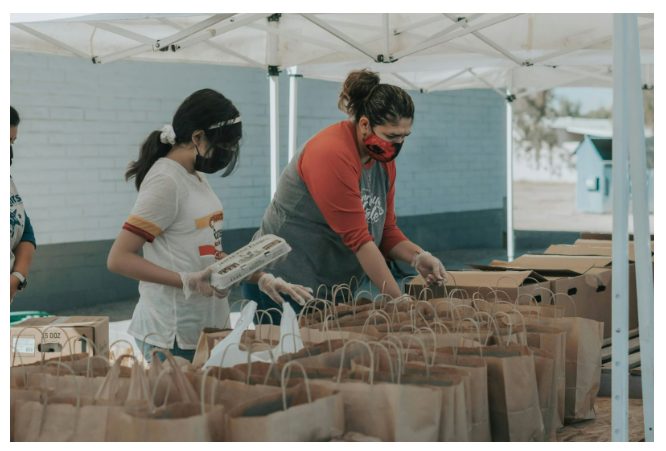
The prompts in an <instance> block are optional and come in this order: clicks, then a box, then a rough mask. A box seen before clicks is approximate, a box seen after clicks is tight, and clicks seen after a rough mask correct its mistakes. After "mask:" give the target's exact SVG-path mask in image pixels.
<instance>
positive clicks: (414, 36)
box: [11, 13, 654, 440]
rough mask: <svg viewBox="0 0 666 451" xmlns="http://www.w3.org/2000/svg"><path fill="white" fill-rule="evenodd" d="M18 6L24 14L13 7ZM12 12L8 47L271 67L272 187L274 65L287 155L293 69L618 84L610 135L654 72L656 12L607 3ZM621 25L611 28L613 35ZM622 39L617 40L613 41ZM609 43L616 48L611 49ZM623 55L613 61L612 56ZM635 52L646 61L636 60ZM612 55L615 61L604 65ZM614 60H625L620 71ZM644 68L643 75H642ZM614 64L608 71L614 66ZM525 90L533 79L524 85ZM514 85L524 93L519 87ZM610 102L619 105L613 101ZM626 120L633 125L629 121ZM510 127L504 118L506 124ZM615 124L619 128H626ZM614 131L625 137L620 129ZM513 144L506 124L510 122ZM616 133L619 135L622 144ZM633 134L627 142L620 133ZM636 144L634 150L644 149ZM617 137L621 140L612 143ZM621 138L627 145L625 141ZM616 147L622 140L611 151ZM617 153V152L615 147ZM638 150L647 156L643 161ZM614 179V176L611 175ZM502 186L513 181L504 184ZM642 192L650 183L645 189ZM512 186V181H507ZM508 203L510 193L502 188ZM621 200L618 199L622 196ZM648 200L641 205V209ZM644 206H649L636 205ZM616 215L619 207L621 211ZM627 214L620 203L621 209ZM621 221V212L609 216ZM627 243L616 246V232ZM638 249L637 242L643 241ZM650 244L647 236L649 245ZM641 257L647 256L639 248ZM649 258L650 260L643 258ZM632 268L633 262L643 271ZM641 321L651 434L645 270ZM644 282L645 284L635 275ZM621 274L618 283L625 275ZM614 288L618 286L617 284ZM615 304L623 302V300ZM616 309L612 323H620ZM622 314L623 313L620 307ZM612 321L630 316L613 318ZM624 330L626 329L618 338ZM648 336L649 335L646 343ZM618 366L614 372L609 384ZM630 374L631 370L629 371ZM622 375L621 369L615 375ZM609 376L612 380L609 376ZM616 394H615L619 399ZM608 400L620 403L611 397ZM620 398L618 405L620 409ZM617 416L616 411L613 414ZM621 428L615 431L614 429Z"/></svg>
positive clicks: (411, 83) (406, 77) (619, 257)
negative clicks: (442, 10) (517, 8)
mask: <svg viewBox="0 0 666 451" xmlns="http://www.w3.org/2000/svg"><path fill="white" fill-rule="evenodd" d="M19 16H20V17H19ZM27 16H29V15H26V14H21V15H16V16H12V18H11V21H12V29H11V49H12V50H19V51H31V52H41V53H49V54H59V55H69V56H72V55H73V56H78V57H80V58H83V59H87V60H89V61H91V63H92V64H107V63H111V62H113V61H116V60H120V59H133V60H143V61H159V62H187V63H206V64H224V65H236V66H254V67H262V68H265V69H267V72H268V75H269V77H268V78H269V83H270V87H271V89H270V96H271V97H270V100H271V105H270V123H271V136H270V147H271V194H272V193H274V192H275V189H276V187H277V179H278V177H279V161H278V156H279V149H278V143H279V139H278V138H279V137H278V129H279V127H278V83H277V79H278V77H279V73H280V71H281V70H285V69H287V68H293V67H294V66H296V67H297V69H290V72H291V73H292V74H293V75H295V76H294V77H292V80H291V83H290V86H291V95H290V105H291V106H292V108H290V122H291V124H290V139H289V142H290V156H291V155H292V154H293V150H294V147H295V143H296V134H295V131H296V127H295V124H296V122H295V121H296V118H297V117H298V115H297V110H296V105H297V102H296V98H297V97H296V95H297V91H296V84H297V83H296V80H297V78H298V77H297V76H296V75H304V76H310V77H314V78H321V79H329V80H342V79H343V77H344V75H345V74H346V73H347V72H348V71H349V70H351V69H352V68H358V67H370V68H371V69H373V70H377V71H379V72H381V73H385V74H386V73H390V74H392V77H393V80H392V83H395V84H397V85H400V86H403V87H404V88H407V89H421V90H423V91H426V92H427V91H431V90H439V89H463V88H491V89H494V90H495V91H496V92H498V93H499V94H501V95H502V96H504V97H505V98H507V99H508V100H509V102H507V109H508V110H509V111H508V112H507V113H508V117H510V108H511V104H510V100H511V99H512V97H511V95H510V94H509V95H507V93H506V92H505V91H502V89H506V90H509V91H510V92H514V93H516V92H518V90H520V89H526V90H542V89H548V88H551V87H556V86H611V85H612V86H614V89H615V95H616V97H615V98H616V99H618V98H619V97H618V96H619V95H620V92H622V93H624V94H626V92H627V91H629V92H631V93H632V94H631V95H629V96H626V95H625V97H626V98H625V100H626V102H627V103H626V104H623V105H625V106H626V108H627V109H628V110H629V111H631V112H633V113H632V114H626V113H627V112H626V111H625V110H624V109H623V110H616V112H615V115H614V118H615V121H616V124H617V125H616V129H617V130H616V133H615V140H616V141H617V144H616V145H618V146H620V143H624V144H627V143H628V142H629V141H627V140H628V139H631V142H632V143H634V144H635V143H637V142H638V141H637V140H638V138H639V136H638V134H640V133H642V126H641V127H640V133H639V131H637V126H635V124H633V122H632V121H635V120H637V118H638V113H639V112H640V113H641V119H642V107H641V97H640V96H639V95H638V96H637V95H635V93H634V91H633V89H634V88H636V89H640V85H644V86H648V87H651V86H652V84H653V81H652V80H653V76H652V73H653V66H652V64H653V47H654V33H653V31H654V28H653V27H654V15H653V14H639V15H617V16H616V17H615V19H613V16H612V15H611V14H459V13H453V14H380V13H375V14H316V15H315V14H275V13H251V14H233V13H225V14H212V15H211V14H206V15H200V14H152V13H151V14H90V15H81V14H59V15H58V17H57V18H54V19H53V20H49V19H51V18H50V17H44V16H45V15H44V14H36V15H34V16H32V17H27ZM614 36H616V38H617V37H621V42H619V41H618V39H615V40H613V37H614ZM620 43H621V44H622V45H624V46H625V47H626V46H629V45H631V49H630V50H629V48H628V47H626V48H625V47H622V49H624V50H622V51H621V50H618V45H620ZM613 50H615V52H613ZM620 61H621V62H622V63H621V64H622V65H620V66H618V64H619V62H620ZM641 64H642V65H643V70H642V71H641V70H640V69H641ZM612 67H616V70H615V71H612V70H611V68H612ZM619 68H621V69H622V71H621V72H620V74H621V75H618V70H619ZM641 72H642V78H641ZM613 74H615V76H613ZM525 92H528V91H525ZM517 95H524V93H518V94H517ZM615 108H618V103H617V102H616V104H615ZM630 124H631V126H630ZM507 125H508V126H509V127H510V121H508V124H507ZM622 131H625V132H626V133H624V134H622ZM618 135H619V136H620V137H621V139H624V140H625V141H622V142H620V141H618ZM507 136H508V137H509V138H508V140H507V141H508V142H507V149H508V156H509V157H510V156H511V154H510V150H511V142H510V141H511V139H510V137H511V133H510V132H508V133H507ZM624 144H622V145H624ZM627 145H628V144H627ZM637 148H638V146H637V145H633V146H632V147H631V149H632V162H634V161H635V163H639V161H637V160H635V159H636V158H640V156H637V155H634V154H635V153H639V151H638V150H636V149H637ZM618 149H619V148H618ZM625 149H626V147H625ZM616 155H617V156H618V158H621V157H622V152H621V151H619V152H617V153H616ZM615 158H616V156H614V159H615ZM644 158H645V156H644V152H643V166H642V167H645V164H644ZM614 170H617V171H619V172H618V173H617V174H614V178H615V180H621V179H623V177H624V178H626V176H627V167H626V165H624V164H621V165H620V164H616V165H614ZM507 171H508V174H507V177H508V179H509V181H510V180H511V178H510V177H511V159H510V158H508V159H507ZM632 171H634V173H632V180H633V185H634V190H635V191H634V192H635V194H634V209H635V211H634V218H636V219H635V221H636V222H637V224H636V241H637V243H641V246H642V244H644V243H643V242H645V244H646V245H647V244H649V243H648V240H649V230H648V231H647V236H646V232H645V230H643V229H644V228H645V227H644V224H642V223H640V224H639V222H640V221H643V220H645V224H647V201H645V203H644V205H643V202H642V197H641V196H642V195H641V194H640V192H641V189H636V185H641V180H643V181H644V180H645V174H644V172H645V171H642V172H641V166H639V165H638V164H634V165H632ZM615 186H616V188H617V187H618V186H621V185H615ZM508 188H509V187H508ZM614 191H615V194H616V196H618V197H617V198H616V200H617V202H619V203H618V204H616V208H615V210H614V211H615V212H616V213H619V212H625V213H626V211H627V207H626V206H627V205H628V199H620V198H619V196H620V194H618V192H619V191H620V190H619V189H616V190H614ZM646 195H647V194H646ZM508 196H509V197H510V196H511V190H510V189H509V190H508ZM507 201H508V205H511V203H510V202H511V199H510V198H509V199H507ZM620 204H622V205H624V209H622V206H621V205H620ZM643 208H644V210H643ZM508 210H509V218H508V219H509V224H508V226H509V227H508V231H509V233H508V236H509V237H510V238H509V240H510V246H509V253H511V249H512V241H513V239H512V233H511V232H512V219H511V216H510V215H511V213H510V211H511V209H510V208H509V209H508ZM643 216H644V217H643ZM616 218H619V219H618V221H619V222H622V221H621V220H622V216H620V215H619V214H618V215H616ZM624 218H625V219H626V214H625V215H624ZM624 223H625V224H624V225H625V228H624V229H622V228H619V225H618V228H615V229H614V231H615V232H616V233H618V235H617V238H618V239H616V240H614V254H613V257H614V260H615V262H616V265H614V272H617V274H615V273H614V275H613V277H614V279H615V280H616V283H615V284H614V300H617V302H618V303H619V304H618V307H617V308H616V307H615V306H614V309H615V310H614V311H615V312H618V311H622V312H624V311H625V310H624V309H626V305H627V302H628V296H627V295H626V293H624V292H622V293H620V295H619V297H618V298H616V297H615V290H616V289H618V290H619V289H621V288H622V287H623V286H624V285H626V284H627V271H624V273H622V272H621V271H620V270H621V269H622V266H621V264H619V263H618V262H620V261H626V260H627V256H628V249H627V233H626V220H625V221H624ZM616 225H617V224H616ZM620 242H622V243H623V246H624V247H620V244H618V243H620ZM641 246H638V245H637V248H639V249H638V250H637V257H638V258H639V259H641V263H640V265H639V264H638V261H637V266H638V271H640V274H641V277H643V275H644V274H643V273H645V275H644V277H645V278H648V277H649V281H650V283H649V287H650V289H652V284H651V278H652V272H651V271H650V270H649V269H648V267H649V262H650V255H649V254H645V255H643V254H644V251H645V249H642V247H641ZM641 249H642V250H641ZM646 249H647V250H648V251H649V247H648V248H646ZM643 259H644V260H645V261H642V260H643ZM646 265H647V266H646ZM638 271H637V272H638ZM640 280H641V282H639V287H643V288H641V289H640V290H639V303H640V306H639V310H640V318H639V319H640V320H641V321H640V322H641V324H642V325H644V326H645V327H646V328H647V329H649V332H648V331H647V330H646V331H644V330H643V327H642V328H641V348H642V356H643V365H642V366H643V393H644V397H645V398H646V399H645V400H644V403H645V404H644V405H645V430H646V439H647V440H652V439H653V419H654V416H653V366H652V355H653V353H652V347H653V344H652V330H653V329H652V326H651V324H652V316H651V315H650V314H649V311H651V310H649V309H652V303H653V296H654V295H653V291H650V292H647V291H645V292H644V291H643V290H647V288H645V287H647V286H648V284H647V282H648V280H647V279H645V280H644V279H643V278H641V279H640ZM641 283H645V284H643V285H642V284H641ZM623 284H624V285H623ZM618 293H619V292H618ZM620 304H621V305H622V306H624V307H621V306H620ZM615 317H620V316H619V315H614V330H615ZM620 318H621V317H620ZM618 321H625V322H626V318H624V319H618ZM625 329H626V328H618V329H617V330H620V332H618V334H617V335H614V338H615V339H616V341H620V342H621V341H622V338H623V337H626V333H627V331H626V330H625ZM624 341H625V342H626V341H627V340H626V338H625V339H624ZM644 342H645V345H644ZM616 349H619V348H615V346H614V348H613V351H614V355H613V360H614V361H616V362H617V364H618V366H619V367H621V368H626V367H627V355H626V353H625V354H624V356H622V355H620V354H619V353H618V355H617V359H618V360H616V355H615V351H616ZM616 373H618V376H617V377H618V378H619V377H620V376H619V373H622V372H621V371H616V372H614V373H613V378H614V379H613V380H614V384H615V382H616ZM625 378H626V375H625ZM617 381H619V382H618V383H620V382H621V383H622V384H623V385H619V386H617V387H625V388H626V387H627V383H628V382H627V381H624V382H622V380H621V379H617ZM614 388H615V385H614ZM627 392H628V390H626V389H625V390H624V392H623V393H621V394H619V395H618V396H619V398H617V399H616V398H615V393H616V391H614V398H613V403H614V404H613V406H614V417H613V423H614V424H613V431H614V433H613V438H614V439H620V440H621V439H623V438H624V439H626V436H625V435H623V434H624V433H626V430H627V427H626V426H627V422H626V412H627V410H626V409H627V406H628V403H627V402H626V398H627ZM616 401H617V402H616ZM615 407H618V409H616V408H615ZM622 409H624V417H622V416H621V415H620V414H619V413H618V415H619V416H618V417H617V418H616V416H615V412H616V410H617V411H618V412H621V410H622ZM616 421H617V422H618V423H616ZM616 430H618V431H621V432H620V433H619V434H618V435H616V434H615V431H616Z"/></svg>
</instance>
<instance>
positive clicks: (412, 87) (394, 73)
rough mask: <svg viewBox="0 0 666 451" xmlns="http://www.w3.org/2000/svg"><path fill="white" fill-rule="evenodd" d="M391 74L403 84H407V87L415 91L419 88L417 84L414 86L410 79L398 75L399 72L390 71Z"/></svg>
mask: <svg viewBox="0 0 666 451" xmlns="http://www.w3.org/2000/svg"><path fill="white" fill-rule="evenodd" d="M391 75H393V76H394V77H395V78H397V79H398V80H400V81H401V82H403V83H404V84H405V85H407V86H408V87H409V89H413V90H415V91H418V90H419V87H418V86H416V85H415V84H414V83H412V82H411V81H409V80H407V79H406V78H405V77H403V76H402V75H400V74H398V73H396V72H391Z"/></svg>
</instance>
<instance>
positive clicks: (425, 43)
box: [391, 14, 520, 61]
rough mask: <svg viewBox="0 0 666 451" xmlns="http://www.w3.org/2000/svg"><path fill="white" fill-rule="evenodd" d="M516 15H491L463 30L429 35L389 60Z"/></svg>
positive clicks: (442, 42)
mask: <svg viewBox="0 0 666 451" xmlns="http://www.w3.org/2000/svg"><path fill="white" fill-rule="evenodd" d="M516 16H520V14H502V15H499V16H497V17H493V18H492V19H489V20H486V21H485V22H481V23H478V24H475V25H472V26H470V27H468V28H465V29H463V30H458V31H456V32H455V33H450V34H447V35H445V36H440V37H437V38H432V37H429V38H427V39H426V40H425V41H423V42H420V43H418V44H416V45H413V46H412V47H409V48H407V49H405V50H401V51H400V52H397V53H394V54H393V55H391V61H396V60H398V59H400V58H404V57H405V56H409V55H412V54H414V53H417V52H420V51H422V50H426V49H429V48H430V47H434V46H436V45H440V44H444V43H445V42H448V41H452V40H454V39H457V38H459V37H462V36H465V35H468V34H471V33H473V32H475V31H477V30H482V29H484V28H488V27H491V26H493V25H496V24H498V23H501V22H504V21H507V20H509V19H513V18H514V17H516Z"/></svg>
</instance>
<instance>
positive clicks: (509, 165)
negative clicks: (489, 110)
mask: <svg viewBox="0 0 666 451" xmlns="http://www.w3.org/2000/svg"><path fill="white" fill-rule="evenodd" d="M515 252H516V243H515V239H514V233H513V100H512V97H511V93H510V92H509V91H508V90H507V92H506V254H507V260H508V261H513V259H514V256H515Z"/></svg>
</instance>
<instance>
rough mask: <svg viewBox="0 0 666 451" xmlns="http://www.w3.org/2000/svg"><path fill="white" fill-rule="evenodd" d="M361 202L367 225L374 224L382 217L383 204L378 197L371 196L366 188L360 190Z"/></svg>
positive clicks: (370, 192)
mask: <svg viewBox="0 0 666 451" xmlns="http://www.w3.org/2000/svg"><path fill="white" fill-rule="evenodd" d="M361 202H362V203H363V209H364V210H365V219H366V220H367V221H368V224H374V223H376V222H377V221H379V220H380V219H383V217H384V202H383V199H382V198H381V197H380V196H376V195H374V194H372V191H370V190H369V189H367V188H362V189H361Z"/></svg>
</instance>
